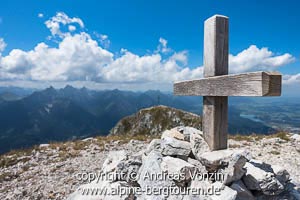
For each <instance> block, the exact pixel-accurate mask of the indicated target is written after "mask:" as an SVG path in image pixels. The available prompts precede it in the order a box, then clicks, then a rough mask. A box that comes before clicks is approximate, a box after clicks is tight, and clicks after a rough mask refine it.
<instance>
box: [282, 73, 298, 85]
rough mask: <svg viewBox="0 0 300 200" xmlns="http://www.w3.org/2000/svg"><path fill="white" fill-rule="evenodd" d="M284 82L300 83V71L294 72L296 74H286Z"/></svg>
mask: <svg viewBox="0 0 300 200" xmlns="http://www.w3.org/2000/svg"><path fill="white" fill-rule="evenodd" d="M283 84H286V85H292V84H300V73H299V74H294V75H288V74H287V75H284V76H283ZM299 86H300V85H299Z"/></svg>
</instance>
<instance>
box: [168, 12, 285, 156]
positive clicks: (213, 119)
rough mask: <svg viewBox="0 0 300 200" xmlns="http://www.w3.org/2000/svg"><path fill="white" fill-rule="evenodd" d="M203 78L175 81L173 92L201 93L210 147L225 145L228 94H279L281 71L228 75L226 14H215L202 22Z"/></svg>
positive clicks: (204, 121) (206, 135) (216, 147)
mask: <svg viewBox="0 0 300 200" xmlns="http://www.w3.org/2000/svg"><path fill="white" fill-rule="evenodd" d="M204 77H205V78H203V79H198V80H189V81H182V82H177V83H175V84H174V94H175V95H186V96H204V97H203V120H202V129H203V133H204V138H205V140H206V142H207V143H208V145H209V147H210V149H211V150H219V149H226V148H227V129H228V96H280V95H281V74H279V73H278V72H252V73H245V74H233V75H228V17H226V16H221V15H215V16H212V17H211V18H209V19H207V20H206V21H205V24H204Z"/></svg>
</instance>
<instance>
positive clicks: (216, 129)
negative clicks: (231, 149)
mask: <svg viewBox="0 0 300 200" xmlns="http://www.w3.org/2000/svg"><path fill="white" fill-rule="evenodd" d="M226 74H228V17H225V16H221V15H215V16H212V17H211V18H209V19H207V20H206V21H205V23H204V77H214V76H220V75H226ZM211 96H219V95H218V94H217V95H211ZM227 110H228V97H203V121H202V126H203V133H204V138H205V140H206V142H207V143H208V145H209V147H210V149H211V150H219V149H226V148H227V121H228V120H227V115H228V111H227Z"/></svg>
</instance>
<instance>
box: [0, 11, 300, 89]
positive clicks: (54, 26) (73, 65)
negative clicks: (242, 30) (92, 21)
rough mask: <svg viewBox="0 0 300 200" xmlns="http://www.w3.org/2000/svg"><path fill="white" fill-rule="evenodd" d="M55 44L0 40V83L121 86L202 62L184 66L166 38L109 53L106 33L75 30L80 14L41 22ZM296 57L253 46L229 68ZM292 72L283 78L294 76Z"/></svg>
mask: <svg viewBox="0 0 300 200" xmlns="http://www.w3.org/2000/svg"><path fill="white" fill-rule="evenodd" d="M45 25H46V26H47V27H48V29H49V31H50V33H51V35H52V37H56V40H57V41H58V45H57V47H53V46H49V45H48V44H47V43H46V42H41V43H39V44H37V45H36V46H35V47H34V48H33V49H32V50H29V51H24V50H21V49H13V50H12V51H10V52H9V53H8V55H6V56H2V55H1V51H3V50H4V48H5V46H6V44H5V42H4V40H3V39H1V38H0V84H1V82H2V83H5V84H8V83H9V82H14V83H21V84H27V85H34V83H36V84H37V85H42V84H44V83H45V82H47V83H50V84H53V85H55V84H59V83H70V82H72V83H74V84H85V85H88V86H91V85H93V86H95V85H96V86H97V88H100V85H102V86H105V87H107V88H109V85H115V87H118V88H125V86H124V85H130V86H132V87H139V88H141V85H143V86H145V87H144V88H143V89H149V88H153V87H154V85H158V89H161V87H162V85H169V86H170V85H171V83H172V82H173V81H180V80H185V79H197V78H201V77H203V66H198V67H195V68H190V67H188V51H185V50H184V51H179V52H175V51H174V50H172V49H171V48H170V47H168V41H167V40H166V39H164V38H159V41H158V42H159V44H158V47H157V49H156V50H154V51H153V52H150V53H148V54H146V55H137V54H135V53H133V52H131V51H130V50H127V49H124V48H122V49H121V50H120V52H118V53H113V52H110V51H109V50H107V48H108V47H109V44H110V41H109V39H108V36H107V35H105V34H98V33H95V32H94V34H93V36H94V37H96V38H93V37H92V36H91V35H90V34H89V33H87V32H85V31H83V30H81V31H78V29H82V28H84V23H83V22H82V20H81V19H80V18H76V17H69V16H67V15H66V14H65V13H62V12H59V13H57V14H56V15H55V16H54V17H52V18H50V19H49V20H47V21H46V22H45ZM293 61H294V58H293V57H292V56H291V55H290V54H288V53H286V54H283V55H275V54H274V53H273V52H271V51H269V50H268V49H267V48H261V49H259V48H257V47H256V46H255V45H252V46H250V47H249V48H248V49H246V50H244V51H242V52H240V53H238V54H237V55H230V56H229V64H230V71H231V72H234V73H238V72H244V71H253V70H273V69H277V68H278V67H281V66H283V65H286V64H288V63H291V62H293ZM298 79H299V75H298V78H297V77H294V76H292V75H291V76H290V77H285V80H287V82H288V80H290V82H293V80H298Z"/></svg>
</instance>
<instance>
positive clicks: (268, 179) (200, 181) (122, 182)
mask: <svg viewBox="0 0 300 200" xmlns="http://www.w3.org/2000/svg"><path fill="white" fill-rule="evenodd" d="M202 136H203V135H202V132H201V131H199V130H197V129H194V128H191V127H176V128H174V129H171V130H167V131H165V132H163V134H162V136H161V139H155V140H152V142H151V143H150V144H149V145H148V147H147V148H145V149H144V150H143V151H140V152H138V153H135V154H131V155H130V154H129V152H126V151H124V150H121V151H111V152H110V153H109V156H108V158H107V160H106V161H105V162H104V164H103V167H102V171H101V175H102V176H101V178H100V179H97V180H94V181H92V182H91V183H88V184H85V185H82V186H80V187H79V188H78V189H77V190H76V191H75V192H74V193H73V194H71V195H70V196H69V198H68V199H69V200H79V199H90V200H98V199H99V200H100V199H101V200H114V199H124V200H125V199H126V200H131V199H132V200H133V199H141V200H144V199H145V200H146V199H149V200H150V199H154V200H160V199H170V200H179V199H180V200H197V199H212V200H216V199H222V200H234V199H239V200H243V199H245V200H246V199H249V200H251V199H300V193H299V191H297V189H296V187H295V185H294V184H293V183H291V182H290V175H289V173H288V172H287V170H285V169H284V168H282V167H280V166H276V165H269V164H267V163H264V162H262V161H259V160H255V159H252V157H251V155H250V153H249V152H248V151H246V150H240V149H235V150H233V149H226V150H219V151H210V150H209V148H208V145H207V143H206V142H205V141H204V139H203V137H202ZM112 175H113V176H112ZM122 192H123V193H122Z"/></svg>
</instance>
